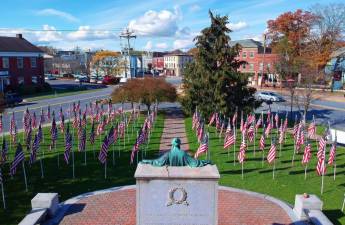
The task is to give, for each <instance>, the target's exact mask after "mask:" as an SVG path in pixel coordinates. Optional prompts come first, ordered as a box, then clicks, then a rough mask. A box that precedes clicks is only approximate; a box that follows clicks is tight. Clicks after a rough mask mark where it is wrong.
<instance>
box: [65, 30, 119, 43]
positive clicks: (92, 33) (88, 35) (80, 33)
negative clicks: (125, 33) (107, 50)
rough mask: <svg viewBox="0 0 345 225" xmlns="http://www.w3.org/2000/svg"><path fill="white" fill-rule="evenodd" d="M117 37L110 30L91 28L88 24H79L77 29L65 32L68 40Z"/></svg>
mask: <svg viewBox="0 0 345 225" xmlns="http://www.w3.org/2000/svg"><path fill="white" fill-rule="evenodd" d="M111 38H117V35H116V34H114V33H112V32H110V31H103V30H92V29H91V27H90V26H80V27H79V28H78V30H77V31H75V32H70V33H68V34H67V39H69V40H88V41H91V40H103V39H111Z"/></svg>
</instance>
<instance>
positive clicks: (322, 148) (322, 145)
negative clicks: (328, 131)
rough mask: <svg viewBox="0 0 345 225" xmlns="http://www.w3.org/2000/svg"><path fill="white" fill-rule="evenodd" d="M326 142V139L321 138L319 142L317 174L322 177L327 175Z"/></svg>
mask: <svg viewBox="0 0 345 225" xmlns="http://www.w3.org/2000/svg"><path fill="white" fill-rule="evenodd" d="M325 155H326V141H325V139H324V137H321V138H320V141H319V150H318V152H317V159H318V160H317V165H316V172H317V174H318V175H319V176H320V175H324V174H325V173H326V164H325V160H326V156H325Z"/></svg>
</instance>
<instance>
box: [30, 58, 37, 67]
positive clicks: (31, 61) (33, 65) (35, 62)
mask: <svg viewBox="0 0 345 225" xmlns="http://www.w3.org/2000/svg"><path fill="white" fill-rule="evenodd" d="M30 64H31V68H36V67H37V61H36V58H30Z"/></svg>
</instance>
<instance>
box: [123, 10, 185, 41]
mask: <svg viewBox="0 0 345 225" xmlns="http://www.w3.org/2000/svg"><path fill="white" fill-rule="evenodd" d="M180 19H181V12H180V10H179V8H178V7H175V9H174V12H172V11H169V10H161V11H159V12H157V11H154V10H149V11H147V12H146V13H145V14H144V15H143V16H141V17H139V18H138V19H134V20H131V21H130V22H129V25H128V27H129V28H130V29H131V30H133V31H134V32H135V33H136V34H137V35H142V36H151V37H152V36H158V37H171V36H174V35H175V33H176V31H177V30H178V25H177V21H178V20H180Z"/></svg>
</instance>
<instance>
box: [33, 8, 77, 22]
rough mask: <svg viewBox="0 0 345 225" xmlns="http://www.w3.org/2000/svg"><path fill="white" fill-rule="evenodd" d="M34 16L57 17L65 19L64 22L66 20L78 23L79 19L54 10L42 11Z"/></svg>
mask: <svg viewBox="0 0 345 225" xmlns="http://www.w3.org/2000/svg"><path fill="white" fill-rule="evenodd" d="M36 14H37V15H40V16H57V17H60V18H63V19H65V20H68V21H70V22H78V21H79V19H78V18H76V17H75V16H73V15H71V14H69V13H67V12H63V11H59V10H56V9H42V10H40V11H37V13H36Z"/></svg>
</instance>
